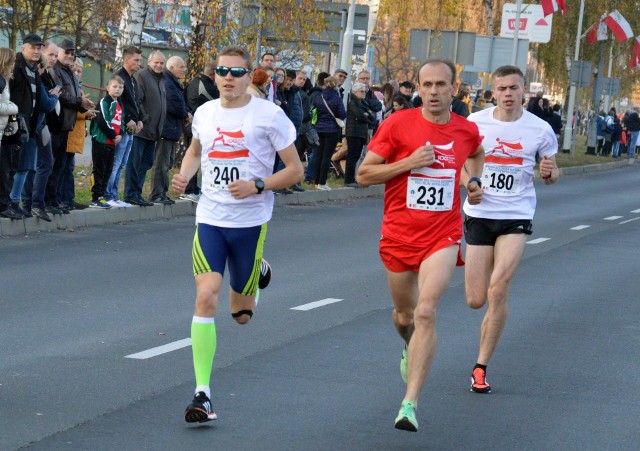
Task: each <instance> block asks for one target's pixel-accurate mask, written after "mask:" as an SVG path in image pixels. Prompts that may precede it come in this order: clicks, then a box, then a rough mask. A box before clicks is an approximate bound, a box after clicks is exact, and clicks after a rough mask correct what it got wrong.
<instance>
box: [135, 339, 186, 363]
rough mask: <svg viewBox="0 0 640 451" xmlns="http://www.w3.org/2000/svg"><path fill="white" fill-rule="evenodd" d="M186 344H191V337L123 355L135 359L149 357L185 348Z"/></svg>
mask: <svg viewBox="0 0 640 451" xmlns="http://www.w3.org/2000/svg"><path fill="white" fill-rule="evenodd" d="M187 346H191V338H184V339H182V340H178V341H174V342H172V343H167V344H166V345H162V346H158V347H156V348H151V349H147V350H146V351H142V352H138V353H136V354H129V355H126V356H124V357H125V358H126V359H137V360H144V359H150V358H151V357H156V356H159V355H162V354H166V353H167V352H171V351H176V350H178V349H182V348H186V347H187Z"/></svg>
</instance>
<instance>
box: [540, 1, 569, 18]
mask: <svg viewBox="0 0 640 451" xmlns="http://www.w3.org/2000/svg"><path fill="white" fill-rule="evenodd" d="M559 9H561V10H562V15H563V16H564V15H565V14H567V5H565V4H564V0H542V12H543V14H544V17H547V16H548V15H549V14H553V13H555V12H556V11H557V10H559Z"/></svg>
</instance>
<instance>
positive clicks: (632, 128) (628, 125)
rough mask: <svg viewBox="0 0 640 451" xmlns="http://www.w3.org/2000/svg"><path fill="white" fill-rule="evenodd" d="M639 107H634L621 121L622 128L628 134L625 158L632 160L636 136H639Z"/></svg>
mask: <svg viewBox="0 0 640 451" xmlns="http://www.w3.org/2000/svg"><path fill="white" fill-rule="evenodd" d="M639 113H640V105H636V106H635V107H634V108H633V110H631V111H629V113H628V114H627V115H625V117H624V119H623V124H624V128H625V129H626V130H627V131H628V132H629V142H628V145H627V148H628V150H627V157H629V158H634V157H635V151H636V146H637V145H638V135H639V134H640V114H639Z"/></svg>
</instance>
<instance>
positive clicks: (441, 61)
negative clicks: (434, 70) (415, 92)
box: [418, 57, 458, 85]
mask: <svg viewBox="0 0 640 451" xmlns="http://www.w3.org/2000/svg"><path fill="white" fill-rule="evenodd" d="M427 64H429V65H436V64H444V65H445V66H447V67H448V68H449V70H450V71H451V84H452V85H453V84H454V83H455V82H456V78H457V77H458V71H457V69H456V65H455V64H454V63H453V61H451V60H450V59H447V58H437V57H433V58H429V59H427V60H426V61H425V62H424V63H422V66H420V69H419V70H418V83H419V82H420V71H421V70H422V68H423V67H424V66H426V65H427Z"/></svg>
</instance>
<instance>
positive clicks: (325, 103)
mask: <svg viewBox="0 0 640 451" xmlns="http://www.w3.org/2000/svg"><path fill="white" fill-rule="evenodd" d="M320 97H322V101H323V102H324V106H326V107H327V110H329V113H330V114H331V116H333V118H334V119H335V118H336V115H335V114H333V111H331V108H329V105H327V101H326V100H324V96H323V95H322V93H320Z"/></svg>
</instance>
